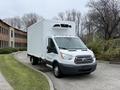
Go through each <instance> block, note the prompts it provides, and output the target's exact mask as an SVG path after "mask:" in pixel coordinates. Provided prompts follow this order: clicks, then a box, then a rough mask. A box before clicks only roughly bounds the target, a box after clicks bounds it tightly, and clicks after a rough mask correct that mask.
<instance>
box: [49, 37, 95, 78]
mask: <svg viewBox="0 0 120 90" xmlns="http://www.w3.org/2000/svg"><path fill="white" fill-rule="evenodd" d="M47 61H48V62H49V64H50V65H52V66H53V71H54V75H55V76H56V77H60V76H61V75H62V74H82V73H84V74H90V73H91V72H93V71H94V70H95V69H96V65H97V63H96V58H95V55H94V53H93V52H92V51H91V50H89V49H88V48H87V47H86V45H85V44H84V43H83V42H82V40H80V38H79V37H77V36H53V37H49V38H48V47H47Z"/></svg>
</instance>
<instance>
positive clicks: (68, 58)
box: [61, 53, 73, 60]
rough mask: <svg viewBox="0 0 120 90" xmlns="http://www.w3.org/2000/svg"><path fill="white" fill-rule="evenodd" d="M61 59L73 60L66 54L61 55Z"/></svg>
mask: <svg viewBox="0 0 120 90" xmlns="http://www.w3.org/2000/svg"><path fill="white" fill-rule="evenodd" d="M61 57H62V59H65V60H71V59H72V58H73V56H72V55H68V54H64V53H61Z"/></svg>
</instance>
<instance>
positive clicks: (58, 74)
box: [53, 64, 62, 78]
mask: <svg viewBox="0 0 120 90" xmlns="http://www.w3.org/2000/svg"><path fill="white" fill-rule="evenodd" d="M53 73H54V76H55V77H57V78H60V77H62V73H61V71H60V68H59V66H58V64H55V65H54V66H53Z"/></svg>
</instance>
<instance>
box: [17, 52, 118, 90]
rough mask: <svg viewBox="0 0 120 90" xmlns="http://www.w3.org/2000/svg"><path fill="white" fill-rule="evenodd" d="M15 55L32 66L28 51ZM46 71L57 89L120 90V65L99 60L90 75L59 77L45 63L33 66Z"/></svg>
mask: <svg viewBox="0 0 120 90" xmlns="http://www.w3.org/2000/svg"><path fill="white" fill-rule="evenodd" d="M15 57H16V58H17V59H19V60H20V61H21V62H23V63H26V64H28V65H30V66H32V65H31V64H30V61H29V58H27V53H26V52H19V53H16V54H15ZM32 67H34V68H36V69H38V70H41V71H43V72H44V73H46V74H47V75H48V76H49V78H50V79H51V80H52V82H53V84H54V87H55V90H120V65H116V64H109V63H108V62H98V66H97V70H96V71H95V72H93V73H91V74H90V75H77V76H65V77H63V78H60V79H57V78H55V77H54V75H53V73H52V70H51V69H50V68H48V67H45V66H43V65H37V66H32Z"/></svg>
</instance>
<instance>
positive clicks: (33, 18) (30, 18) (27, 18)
mask: <svg viewBox="0 0 120 90" xmlns="http://www.w3.org/2000/svg"><path fill="white" fill-rule="evenodd" d="M39 19H40V16H38V15H37V14H35V13H29V14H25V15H24V16H23V17H22V21H23V22H24V24H25V27H26V28H28V27H29V26H31V25H32V24H34V23H36V22H37V21H38V20H39Z"/></svg>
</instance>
